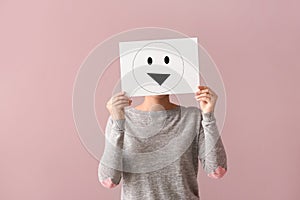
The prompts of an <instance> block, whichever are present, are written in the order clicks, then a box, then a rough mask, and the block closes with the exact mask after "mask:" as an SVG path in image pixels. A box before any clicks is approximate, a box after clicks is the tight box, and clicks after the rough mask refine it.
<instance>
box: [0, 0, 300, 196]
mask: <svg viewBox="0 0 300 200" xmlns="http://www.w3.org/2000/svg"><path fill="white" fill-rule="evenodd" d="M299 6H300V2H299V1H296V0H290V1H284V0H280V1H279V0H243V1H241V0H227V1H220V0H210V1H158V0H155V1H137V0H133V1H113V0H112V1H96V0H94V1H71V0H36V1H33V0H29V1H21V0H20V1H14V0H11V1H8V0H2V1H0V27H1V29H0V36H1V37H0V92H1V94H0V96H1V98H0V133H1V139H0V158H1V161H0V163H1V164H0V177H1V178H0V199H5V200H10V199H28V200H29V199H30V200H40V199H43V200H48V199H49V200H50V199H51V200H52V199H72V200H82V199H89V200H93V199H95V200H96V199H97V200H99V199H119V196H120V189H121V188H120V187H118V188H115V189H113V190H109V189H105V188H103V187H102V186H101V185H100V183H99V182H98V177H97V167H98V161H97V160H96V159H94V158H93V157H92V156H91V155H90V154H89V153H88V152H87V151H86V149H85V148H84V146H83V145H82V144H81V142H80V139H79V137H78V134H77V132H76V129H75V125H74V121H73V115H72V89H73V83H74V80H75V76H76V73H77V71H78V70H79V67H80V64H81V63H82V61H83V60H84V59H85V58H86V56H87V55H88V53H89V52H90V51H91V50H92V49H93V48H94V47H95V46H96V45H97V44H98V43H100V42H101V41H103V40H105V39H106V38H108V37H109V36H111V35H113V34H117V33H118V32H121V31H125V30H127V29H131V28H137V27H147V26H156V27H165V28H170V29H175V30H178V31H180V32H183V33H185V34H187V35H191V36H197V37H198V39H199V42H200V43H201V44H202V45H203V46H204V48H205V49H206V50H207V51H208V52H209V53H210V55H211V56H212V58H213V60H214V61H215V62H216V64H217V66H218V68H219V70H220V73H221V75H222V78H223V81H224V83H225V87H226V93H227V115H226V121H225V126H224V129H223V132H222V138H223V142H224V145H225V148H226V151H227V155H228V169H229V171H228V173H227V174H226V175H225V176H224V177H223V178H222V179H219V180H214V179H210V178H208V177H207V176H206V175H205V174H204V173H203V171H202V170H201V169H200V170H199V172H200V174H199V186H200V193H201V194H200V195H201V199H202V200H215V199H218V200H222V199H224V200H225V199H226V200H232V199H234V200H235V199H243V200H253V199H259V200H263V199H272V200H282V199H288V200H297V199H300V190H299V185H300V180H299V178H300V170H299V164H300V155H299V152H300V147H299V146H300V145H299V142H300V134H299V133H300V127H299V124H300V123H299V119H300V114H299V105H298V103H299V100H300V94H299V89H298V87H299V86H300V79H299V74H300V68H299V57H300V56H299V52H300V45H299V44H300V37H299V35H300V23H299V18H300V13H299V11H298V10H299V9H298V8H299ZM115 70H118V69H117V68H116V69H115ZM103 106H104V105H103ZM103 112H104V111H103ZM103 114H105V115H107V114H108V113H107V112H106V113H103Z"/></svg>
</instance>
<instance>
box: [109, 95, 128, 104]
mask: <svg viewBox="0 0 300 200" xmlns="http://www.w3.org/2000/svg"><path fill="white" fill-rule="evenodd" d="M121 100H126V101H129V98H128V97H126V96H118V97H115V98H113V100H112V102H113V103H115V102H118V101H121Z"/></svg>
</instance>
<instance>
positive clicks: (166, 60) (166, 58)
mask: <svg viewBox="0 0 300 200" xmlns="http://www.w3.org/2000/svg"><path fill="white" fill-rule="evenodd" d="M169 62H170V58H169V56H166V57H165V63H166V64H169Z"/></svg>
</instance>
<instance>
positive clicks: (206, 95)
mask: <svg viewBox="0 0 300 200" xmlns="http://www.w3.org/2000/svg"><path fill="white" fill-rule="evenodd" d="M196 97H197V98H199V97H211V94H208V93H203V94H199V95H197V96H196Z"/></svg>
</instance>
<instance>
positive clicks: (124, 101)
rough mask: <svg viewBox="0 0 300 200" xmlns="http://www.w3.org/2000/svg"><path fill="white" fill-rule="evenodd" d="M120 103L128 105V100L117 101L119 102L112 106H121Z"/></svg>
mask: <svg viewBox="0 0 300 200" xmlns="http://www.w3.org/2000/svg"><path fill="white" fill-rule="evenodd" d="M122 103H127V104H129V100H119V101H116V102H115V103H114V104H113V105H114V106H117V105H119V104H122Z"/></svg>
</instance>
